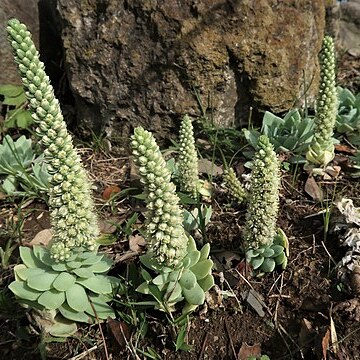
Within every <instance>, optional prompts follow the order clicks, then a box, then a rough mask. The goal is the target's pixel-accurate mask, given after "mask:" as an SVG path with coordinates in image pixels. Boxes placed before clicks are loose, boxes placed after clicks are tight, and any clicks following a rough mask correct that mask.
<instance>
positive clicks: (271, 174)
mask: <svg viewBox="0 0 360 360" xmlns="http://www.w3.org/2000/svg"><path fill="white" fill-rule="evenodd" d="M258 147H259V149H258V151H257V152H256V154H255V157H254V160H253V165H252V172H251V180H250V194H249V197H248V202H249V205H248V210H247V213H246V224H245V230H244V238H245V247H246V248H247V249H258V248H259V247H261V246H270V245H271V244H272V243H273V240H274V236H275V234H276V220H277V216H278V209H279V186H280V176H279V164H278V160H277V157H276V154H275V152H274V147H273V145H272V144H271V143H270V141H269V139H268V137H267V136H266V135H261V136H260V137H259V142H258Z"/></svg>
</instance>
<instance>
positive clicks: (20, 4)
mask: <svg viewBox="0 0 360 360" xmlns="http://www.w3.org/2000/svg"><path fill="white" fill-rule="evenodd" d="M13 17H16V18H18V19H19V20H20V21H22V22H24V23H25V24H27V26H28V28H29V29H30V31H31V32H32V34H33V38H34V41H35V43H36V44H37V45H38V44H39V13H38V0H26V1H24V0H1V1H0V84H21V78H20V75H19V73H18V70H17V66H16V64H15V62H14V57H13V55H12V50H11V46H10V45H9V42H8V40H7V33H6V26H7V22H8V20H9V19H10V18H13Z"/></svg>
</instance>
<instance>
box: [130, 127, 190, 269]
mask: <svg viewBox="0 0 360 360" xmlns="http://www.w3.org/2000/svg"><path fill="white" fill-rule="evenodd" d="M131 146H132V149H133V155H134V157H135V163H136V165H138V167H139V173H140V177H141V182H142V184H143V185H144V192H145V200H146V206H147V210H148V211H147V213H146V215H145V216H146V239H147V241H148V243H149V251H150V252H151V253H152V254H153V256H154V257H155V259H156V261H157V262H158V263H159V264H162V265H164V266H168V267H175V266H176V265H178V264H180V263H181V261H182V259H183V258H184V257H185V255H186V247H187V242H188V240H187V236H186V234H185V231H184V229H183V227H182V221H183V219H182V212H181V210H180V207H179V205H178V202H179V198H178V197H177V195H176V188H175V185H174V184H173V183H172V182H170V177H171V174H170V172H169V170H168V168H167V167H166V163H165V160H164V158H163V157H162V155H161V152H160V149H159V147H158V145H157V144H156V141H155V139H154V137H153V135H152V134H151V133H150V132H149V131H146V130H144V129H143V128H142V127H138V128H136V129H135V132H134V135H133V136H132V137H131Z"/></svg>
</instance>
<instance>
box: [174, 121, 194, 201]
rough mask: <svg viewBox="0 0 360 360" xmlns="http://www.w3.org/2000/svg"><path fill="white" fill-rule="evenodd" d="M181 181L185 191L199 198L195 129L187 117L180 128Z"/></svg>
mask: <svg viewBox="0 0 360 360" xmlns="http://www.w3.org/2000/svg"><path fill="white" fill-rule="evenodd" d="M179 135H180V136H179V137H180V155H179V161H178V165H179V180H180V184H181V187H182V189H183V190H184V191H186V192H188V193H190V194H191V196H192V197H194V198H196V197H197V187H198V184H199V169H198V158H197V153H196V148H195V139H194V128H193V125H192V122H191V119H190V117H189V116H187V115H185V116H184V118H183V120H182V122H181V126H180V134H179Z"/></svg>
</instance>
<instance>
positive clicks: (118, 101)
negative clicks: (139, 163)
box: [55, 0, 325, 144]
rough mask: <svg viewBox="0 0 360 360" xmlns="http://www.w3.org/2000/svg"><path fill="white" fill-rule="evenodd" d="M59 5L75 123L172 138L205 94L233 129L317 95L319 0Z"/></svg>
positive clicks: (118, 133)
mask: <svg viewBox="0 0 360 360" xmlns="http://www.w3.org/2000/svg"><path fill="white" fill-rule="evenodd" d="M57 10H58V14H59V19H56V21H55V22H57V21H58V20H59V22H60V24H61V25H60V26H61V36H62V40H63V46H64V51H65V59H66V69H67V75H68V78H69V81H70V86H71V89H72V91H73V94H74V97H75V104H76V111H77V116H78V120H79V124H81V125H84V126H87V127H90V128H92V130H93V131H96V132H104V131H105V133H106V135H107V136H108V137H109V138H110V139H111V141H114V142H118V143H119V142H120V143H121V140H122V142H123V143H124V144H125V143H127V142H128V138H129V135H130V134H131V133H132V131H133V128H134V127H135V126H138V125H142V126H144V127H145V128H146V129H148V130H150V131H153V132H155V133H156V137H157V138H158V139H159V140H163V139H166V138H168V137H169V134H174V133H175V131H174V129H177V128H178V126H179V123H180V120H181V117H182V116H183V115H184V114H185V113H188V114H189V115H191V116H195V117H199V116H200V115H201V111H200V106H199V101H198V100H199V99H201V101H200V102H201V105H202V109H203V112H204V113H206V115H208V117H209V119H210V120H211V121H213V122H214V123H216V124H217V125H219V126H222V127H229V126H233V125H236V126H239V125H243V124H245V123H247V120H248V116H249V113H250V111H251V108H252V109H253V110H252V114H253V116H254V118H255V119H256V118H261V117H262V114H261V112H263V111H264V110H271V111H272V112H275V113H279V112H282V111H286V110H288V109H290V108H291V107H293V106H294V105H299V103H300V102H301V100H303V94H304V88H305V89H307V88H308V87H309V89H307V99H308V101H309V100H310V101H311V100H313V99H314V96H315V95H316V93H317V80H318V60H317V58H318V53H319V50H320V47H321V42H322V38H323V33H324V27H325V6H324V4H323V1H318V0H302V1H299V0H288V1H275V0H256V1H254V0H253V1H251V0H231V1H224V0H183V1H181V2H179V1H175V0H169V1H156V0H143V1H126V0H108V1H106V2H104V1H97V0H87V1H80V0H57ZM304 76H305V80H304ZM304 85H305V86H304ZM196 94H197V95H198V99H197V97H196ZM299 100H300V101H299ZM176 132H177V130H176Z"/></svg>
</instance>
